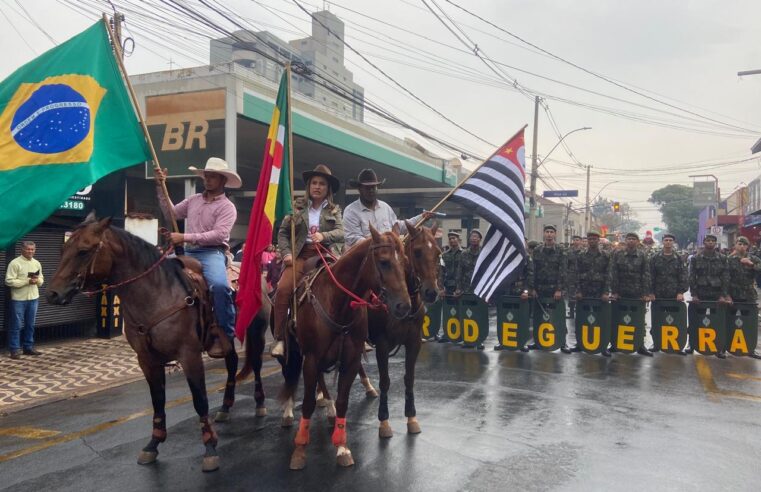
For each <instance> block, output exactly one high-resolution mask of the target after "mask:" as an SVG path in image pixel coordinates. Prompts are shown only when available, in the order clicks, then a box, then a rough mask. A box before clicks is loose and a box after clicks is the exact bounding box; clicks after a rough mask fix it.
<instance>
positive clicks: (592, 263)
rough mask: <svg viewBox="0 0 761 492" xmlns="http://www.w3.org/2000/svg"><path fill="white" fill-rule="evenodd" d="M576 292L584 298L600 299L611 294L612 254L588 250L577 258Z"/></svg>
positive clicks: (599, 250) (598, 250)
mask: <svg viewBox="0 0 761 492" xmlns="http://www.w3.org/2000/svg"><path fill="white" fill-rule="evenodd" d="M575 288H576V292H578V293H580V294H581V296H582V297H584V298H590V299H592V298H594V299H599V298H600V297H602V295H603V294H607V293H608V292H610V253H608V252H607V251H603V250H601V249H597V250H595V251H593V250H591V249H588V250H586V251H583V252H581V253H579V254H578V255H577V257H576V278H575Z"/></svg>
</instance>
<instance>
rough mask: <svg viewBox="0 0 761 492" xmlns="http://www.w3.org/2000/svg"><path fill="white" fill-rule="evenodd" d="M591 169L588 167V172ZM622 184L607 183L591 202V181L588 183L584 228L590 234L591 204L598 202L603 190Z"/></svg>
mask: <svg viewBox="0 0 761 492" xmlns="http://www.w3.org/2000/svg"><path fill="white" fill-rule="evenodd" d="M589 168H590V166H587V172H589ZM620 182H621V181H618V180H617V181H611V182H610V183H605V184H604V185H603V187H602V188H600V191H598V192H597V194H596V195H595V197H594V198H592V200H589V198H588V197H589V181H587V206H586V213H585V217H584V228H585V229H586V232H589V227H590V225H591V224H590V219H591V216H590V213H589V212H590V209H589V207H590V204H591V203H593V202H594V201H595V200H597V197H598V196H600V194H601V193H602V192H603V190H604V189H605V188H607V187H608V186H610V185H612V184H613V183H620Z"/></svg>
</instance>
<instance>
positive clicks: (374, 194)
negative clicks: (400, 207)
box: [343, 169, 433, 248]
mask: <svg viewBox="0 0 761 492" xmlns="http://www.w3.org/2000/svg"><path fill="white" fill-rule="evenodd" d="M385 182H386V180H385V179H383V180H381V179H378V176H377V175H376V174H375V171H373V170H372V169H363V170H362V171H360V173H359V175H358V176H357V179H350V180H349V186H353V187H355V188H357V190H358V191H359V200H356V201H354V202H352V203H350V204H349V205H348V206H347V207H346V210H344V215H343V218H344V237H345V241H346V247H347V248H350V247H352V246H354V244H356V243H357V242H359V241H361V240H362V239H365V238H366V237H370V225H371V224H372V226H373V227H375V229H376V230H378V231H379V232H388V231H390V230H391V228H393V227H394V225H398V226H399V230H400V231H401V232H402V234H406V233H407V227H406V225H405V224H404V221H403V220H397V218H396V214H395V213H394V210H393V209H392V208H391V206H390V205H389V204H388V203H386V202H384V201H383V200H379V199H378V187H379V186H382V185H383V183H385ZM431 217H433V214H432V213H430V212H423V213H422V214H420V215H417V216H415V217H412V218H411V219H410V222H413V223H415V224H422V223H423V222H425V221H426V220H428V219H430V218H431Z"/></svg>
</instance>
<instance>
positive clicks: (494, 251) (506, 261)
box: [451, 130, 527, 301]
mask: <svg viewBox="0 0 761 492" xmlns="http://www.w3.org/2000/svg"><path fill="white" fill-rule="evenodd" d="M523 131H524V130H521V131H520V132H518V133H517V134H516V135H515V136H514V137H513V138H511V139H510V140H509V141H508V142H507V143H506V144H505V145H503V146H502V147H500V149H499V150H498V151H497V152H495V153H494V155H492V156H491V157H490V158H489V160H487V161H486V162H484V163H483V164H482V165H481V167H479V168H478V169H477V170H476V172H475V173H473V174H472V175H471V176H470V177H469V178H468V179H467V180H465V182H464V183H462V184H461V185H460V186H459V188H457V190H455V192H454V193H453V194H452V196H451V199H452V200H453V201H455V202H458V203H461V204H463V205H466V206H468V207H473V208H475V212H476V213H477V214H478V215H480V216H481V217H483V218H485V219H486V220H488V221H489V223H490V224H491V226H490V227H489V231H488V232H487V233H486V237H485V238H484V242H483V244H482V245H481V253H480V254H479V256H478V260H477V262H476V268H475V270H474V271H473V278H472V280H471V282H472V285H473V291H474V293H475V294H476V295H477V296H479V297H482V298H483V299H486V300H487V301H488V300H489V299H490V298H491V296H492V295H493V294H494V291H495V290H496V289H497V288H498V287H499V286H500V284H502V283H503V282H510V281H512V280H513V279H514V278H515V276H516V275H518V273H519V271H520V266H521V264H522V262H523V261H524V259H525V258H526V256H527V253H526V244H525V242H524V231H525V222H524V219H523V203H524V200H525V192H524V184H525V182H526V159H525V148H524V142H523Z"/></svg>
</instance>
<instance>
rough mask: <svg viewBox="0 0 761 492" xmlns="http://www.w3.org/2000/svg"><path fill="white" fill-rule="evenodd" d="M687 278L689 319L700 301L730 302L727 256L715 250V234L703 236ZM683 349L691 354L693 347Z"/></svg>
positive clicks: (719, 354)
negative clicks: (701, 244)
mask: <svg viewBox="0 0 761 492" xmlns="http://www.w3.org/2000/svg"><path fill="white" fill-rule="evenodd" d="M689 278H690V294H691V295H692V299H691V300H690V307H689V309H688V318H689V319H691V317H692V316H697V312H695V309H694V307H696V306H698V305H699V304H700V302H701V301H718V302H720V303H731V302H732V298H731V297H730V296H729V268H728V267H727V258H726V256H724V255H723V254H721V253H720V252H719V251H717V250H716V236H714V235H713V234H706V236H705V238H703V250H702V251H700V252H699V253H697V254H695V255H693V256H692V257H691V259H690V270H689ZM684 351H685V353H688V354H691V353H692V351H693V349H692V348H691V347H687V348H685V349H684ZM716 357H718V358H720V359H725V358H726V357H727V356H726V354H724V353H723V352H720V353H718V354H716Z"/></svg>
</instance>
